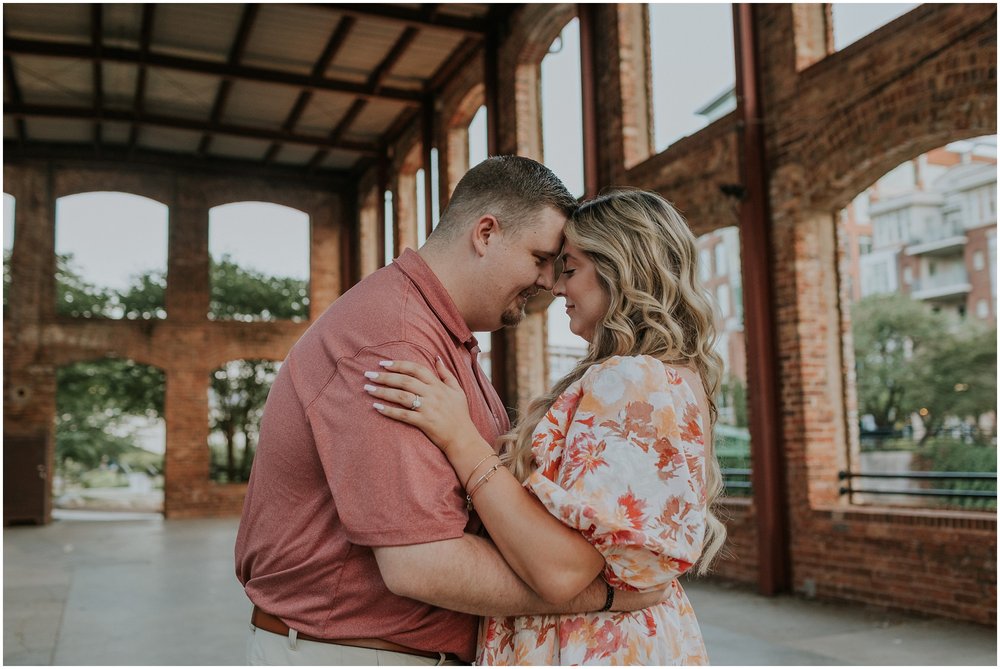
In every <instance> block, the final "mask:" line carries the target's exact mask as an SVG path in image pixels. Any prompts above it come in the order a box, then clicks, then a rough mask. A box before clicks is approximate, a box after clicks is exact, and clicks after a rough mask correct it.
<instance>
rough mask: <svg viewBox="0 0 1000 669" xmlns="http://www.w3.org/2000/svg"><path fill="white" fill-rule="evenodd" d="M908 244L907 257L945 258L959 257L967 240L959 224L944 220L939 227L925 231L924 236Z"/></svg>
mask: <svg viewBox="0 0 1000 669" xmlns="http://www.w3.org/2000/svg"><path fill="white" fill-rule="evenodd" d="M909 242H910V243H909V244H907V246H906V255H908V256H946V255H960V254H961V253H962V251H963V249H965V245H966V244H967V243H968V242H969V238H968V237H967V236H966V235H965V229H964V228H963V227H962V224H961V223H959V222H958V221H954V220H952V221H949V220H947V218H946V220H945V222H944V223H942V224H941V225H939V226H933V227H932V228H930V229H926V230H925V231H924V234H922V235H920V236H918V237H916V238H914V239H911V240H909Z"/></svg>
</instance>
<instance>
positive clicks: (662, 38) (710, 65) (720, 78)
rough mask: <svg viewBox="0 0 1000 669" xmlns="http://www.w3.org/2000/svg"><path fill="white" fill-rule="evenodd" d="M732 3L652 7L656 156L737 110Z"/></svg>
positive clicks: (651, 44)
mask: <svg viewBox="0 0 1000 669" xmlns="http://www.w3.org/2000/svg"><path fill="white" fill-rule="evenodd" d="M732 12H733V9H732V5H729V4H705V5H692V4H680V5H671V4H651V5H650V6H649V44H650V56H651V61H652V75H653V130H654V145H655V147H656V151H657V152H660V151H663V150H664V149H665V148H667V147H668V146H670V145H671V144H673V143H674V142H676V141H677V140H679V139H681V138H682V137H685V136H687V135H690V134H693V133H694V132H696V131H698V130H699V129H701V128H703V127H705V126H706V125H708V124H709V123H711V122H712V121H714V120H715V119H717V118H720V117H722V116H725V115H726V114H728V113H729V112H731V111H732V110H734V109H736V95H735V91H734V87H735V84H736V65H735V62H734V56H733V18H732Z"/></svg>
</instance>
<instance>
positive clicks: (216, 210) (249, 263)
mask: <svg viewBox="0 0 1000 669" xmlns="http://www.w3.org/2000/svg"><path fill="white" fill-rule="evenodd" d="M208 220H209V232H208V249H209V254H210V256H211V262H212V270H211V295H212V297H211V303H210V307H209V318H212V319H215V320H240V321H273V320H293V321H302V320H308V318H309V216H308V215H307V214H306V213H304V212H301V211H299V210H297V209H292V208H291V207H285V206H283V205H279V204H273V203H270V202H234V203H230V204H224V205H219V206H217V207H213V208H212V209H211V210H210V211H209V218H208Z"/></svg>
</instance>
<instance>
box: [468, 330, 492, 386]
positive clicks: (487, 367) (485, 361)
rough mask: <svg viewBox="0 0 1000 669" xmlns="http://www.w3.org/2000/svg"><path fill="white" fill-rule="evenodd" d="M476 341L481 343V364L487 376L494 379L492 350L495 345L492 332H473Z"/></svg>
mask: <svg viewBox="0 0 1000 669" xmlns="http://www.w3.org/2000/svg"><path fill="white" fill-rule="evenodd" d="M472 334H473V335H474V336H475V337H476V341H477V342H478V343H479V366H480V367H482V368H483V372H484V373H485V374H486V378H488V379H489V380H490V381H492V380H493V364H492V357H491V356H490V350H491V348H492V347H493V333H492V332H473V333H472Z"/></svg>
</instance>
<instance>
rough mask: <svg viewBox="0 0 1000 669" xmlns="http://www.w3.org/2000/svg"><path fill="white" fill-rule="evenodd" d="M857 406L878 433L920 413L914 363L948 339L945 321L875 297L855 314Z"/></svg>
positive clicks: (894, 299) (899, 299) (893, 298)
mask: <svg viewBox="0 0 1000 669" xmlns="http://www.w3.org/2000/svg"><path fill="white" fill-rule="evenodd" d="M851 321H852V324H853V334H854V362H855V366H856V369H857V392H858V405H859V408H860V412H861V414H862V415H864V414H871V416H872V417H873V418H874V419H875V424H876V426H877V427H878V428H879V430H886V431H888V430H891V429H893V428H894V427H895V426H896V425H897V424H898V423H899V422H901V421H903V420H904V419H905V417H906V416H908V415H909V414H910V413H912V412H914V411H916V410H917V409H919V406H918V405H919V404H920V403H921V402H922V401H923V399H922V397H923V391H922V389H921V388H920V387H919V385H918V383H917V377H918V374H917V372H916V367H915V360H914V359H915V357H916V356H917V355H919V353H920V352H921V350H922V349H923V347H924V346H926V345H927V344H928V343H929V342H931V341H933V340H934V339H935V338H940V337H941V336H943V335H944V334H946V333H947V330H948V326H947V322H946V320H945V319H944V317H942V316H940V315H939V314H935V313H933V312H932V311H930V310H929V309H927V308H926V307H925V306H924V305H923V304H921V303H919V302H916V301H915V300H912V299H910V298H909V297H907V296H905V295H899V294H891V295H872V296H869V297H866V298H864V299H862V300H860V301H859V302H858V303H857V304H856V305H854V307H853V309H852V313H851Z"/></svg>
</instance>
